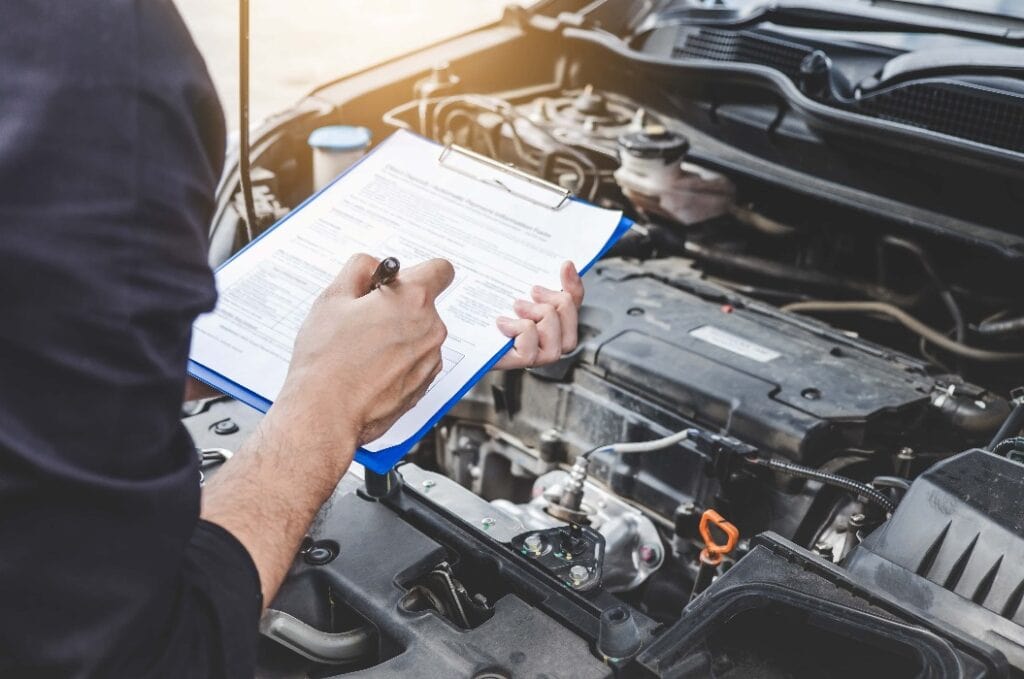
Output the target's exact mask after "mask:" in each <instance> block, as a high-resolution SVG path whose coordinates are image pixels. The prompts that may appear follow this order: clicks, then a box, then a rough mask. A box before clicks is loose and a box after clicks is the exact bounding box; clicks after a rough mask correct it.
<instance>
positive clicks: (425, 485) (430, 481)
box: [423, 479, 437, 491]
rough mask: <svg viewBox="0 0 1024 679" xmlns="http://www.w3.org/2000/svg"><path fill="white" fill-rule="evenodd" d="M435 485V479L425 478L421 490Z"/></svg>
mask: <svg viewBox="0 0 1024 679" xmlns="http://www.w3.org/2000/svg"><path fill="white" fill-rule="evenodd" d="M436 485H437V481H435V480H434V479H427V480H426V481H424V482H423V490H426V491H429V490H430V489H431V488H433V487H434V486H436Z"/></svg>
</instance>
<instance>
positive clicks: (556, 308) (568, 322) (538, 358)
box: [495, 262, 583, 370]
mask: <svg viewBox="0 0 1024 679" xmlns="http://www.w3.org/2000/svg"><path fill="white" fill-rule="evenodd" d="M560 275H561V279H562V292H555V291H554V290H548V289H547V288H542V287H540V286H537V287H535V288H534V289H533V290H532V292H531V297H533V301H532V302H529V301H527V300H524V299H520V300H517V301H516V303H515V307H514V310H515V312H516V315H518V316H519V318H506V317H504V316H503V317H501V318H499V319H498V329H499V330H501V332H502V333H504V335H505V336H506V337H510V338H515V345H513V347H512V349H510V350H509V352H508V353H507V354H505V355H504V356H503V357H502V358H501V360H500V361H498V364H497V365H496V366H495V367H496V368H497V369H498V370H510V369H512V368H532V367H534V366H538V365H544V364H546V363H553V362H554V361H557V360H558V359H559V358H561V357H562V354H565V353H566V352H569V351H572V350H573V349H575V348H576V340H577V337H576V326H577V323H578V314H577V312H578V310H579V308H580V305H581V304H583V281H582V280H581V279H580V275H579V273H577V272H576V267H575V265H573V263H572V262H565V263H563V264H562V269H561V271H560Z"/></svg>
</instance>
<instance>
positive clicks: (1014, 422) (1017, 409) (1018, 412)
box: [988, 394, 1024, 453]
mask: <svg viewBox="0 0 1024 679" xmlns="http://www.w3.org/2000/svg"><path fill="white" fill-rule="evenodd" d="M1011 395H1012V394H1011ZM1022 428H1024V401H1020V402H1019V403H1017V405H1015V406H1014V407H1013V410H1011V411H1010V414H1009V416H1008V417H1007V418H1006V419H1005V420H1004V421H1003V425H1002V426H1001V427H999V431H997V432H996V435H995V436H993V437H992V440H991V441H990V442H989V444H988V449H989V450H990V451H992V452H993V453H994V452H996V447H997V446H998V445H1000V443H1001V442H1002V441H1005V440H1006V439H1008V438H1010V437H1011V436H1016V435H1017V434H1019V433H1020V430H1021V429H1022Z"/></svg>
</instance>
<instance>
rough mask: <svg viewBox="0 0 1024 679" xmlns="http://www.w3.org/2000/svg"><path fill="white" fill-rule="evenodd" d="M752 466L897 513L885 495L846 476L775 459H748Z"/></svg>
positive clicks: (894, 504)
mask: <svg viewBox="0 0 1024 679" xmlns="http://www.w3.org/2000/svg"><path fill="white" fill-rule="evenodd" d="M748 459H749V460H750V462H751V464H756V465H760V466H762V467H767V468H768V469H771V470H773V471H777V472H782V473H783V474H788V475H790V476H796V477H797V478H802V479H809V480H813V481H819V482H821V483H824V484H826V485H829V486H834V487H836V488H842V489H843V490H846V491H849V492H851V493H854V494H855V495H860V496H862V497H864V498H865V499H867V500H869V501H871V502H874V503H875V504H876V505H878V506H879V507H881V508H882V509H884V510H885V511H886V513H888V514H892V513H893V512H894V511H896V503H895V502H893V501H892V500H890V499H889V498H888V497H886V496H885V495H884V494H883V493H881V492H880V491H878V490H875V489H874V488H872V487H871V486H869V485H868V484H866V483H861V482H860V481H855V480H853V479H851V478H848V477H846V476H840V475H839V474H832V473H830V472H823V471H821V470H820V469H814V468H813V467H805V466H803V465H801V464H795V463H793V462H786V461H783V460H777V459H774V458H748Z"/></svg>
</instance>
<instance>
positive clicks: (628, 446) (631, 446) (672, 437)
mask: <svg viewBox="0 0 1024 679" xmlns="http://www.w3.org/2000/svg"><path fill="white" fill-rule="evenodd" d="M696 431H697V430H696V429H683V430H682V431H677V432H676V433H674V434H669V435H668V436H665V437H663V438H660V439H655V440H653V441H640V442H637V443H610V444H607V445H603V446H598V447H597V448H593V449H591V450H588V451H587V452H585V453H583V455H582V456H581V457H584V458H589V457H590V456H591V455H593V454H594V453H616V454H617V453H649V452H651V451H652V450H661V449H663V448H668V447H670V446H674V445H675V444H677V443H679V442H681V441H684V440H686V439H687V438H688V437H690V436H693V435H694V434H695V433H696Z"/></svg>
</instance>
